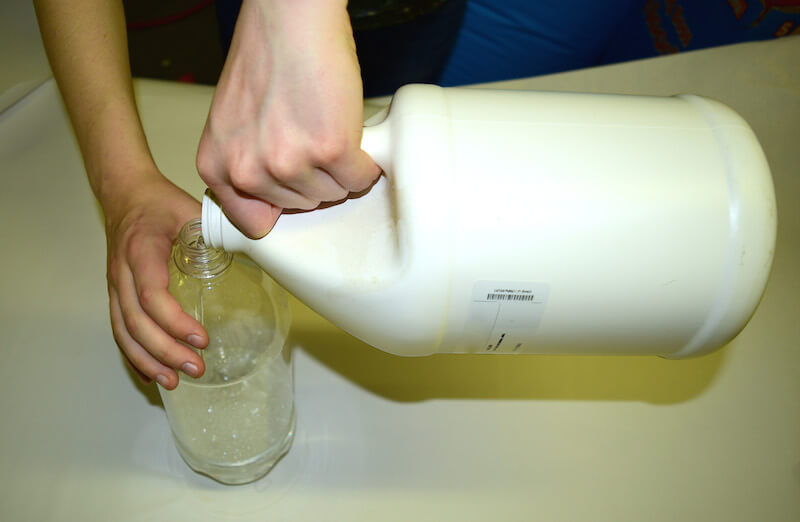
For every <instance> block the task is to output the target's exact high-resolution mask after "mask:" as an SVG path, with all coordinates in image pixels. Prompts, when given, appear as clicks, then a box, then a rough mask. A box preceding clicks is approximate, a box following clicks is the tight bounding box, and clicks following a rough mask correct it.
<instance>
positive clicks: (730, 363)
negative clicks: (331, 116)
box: [0, 37, 800, 521]
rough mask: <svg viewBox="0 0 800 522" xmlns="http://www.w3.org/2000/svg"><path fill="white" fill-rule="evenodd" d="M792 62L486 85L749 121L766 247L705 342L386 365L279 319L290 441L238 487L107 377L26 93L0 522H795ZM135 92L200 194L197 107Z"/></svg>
mask: <svg viewBox="0 0 800 522" xmlns="http://www.w3.org/2000/svg"><path fill="white" fill-rule="evenodd" d="M799 57H800V37H787V38H784V39H780V40H775V41H771V42H766V43H751V44H744V45H737V46H732V47H726V48H720V49H712V50H707V51H699V52H693V53H687V54H681V55H675V56H670V57H664V58H656V59H652V60H645V61H641V62H633V63H628V64H622V65H615V66H609V67H603V68H599V69H592V70H585V71H579V72H572V73H566V74H559V75H554V76H549V77H542V78H537V79H531V80H525V81H516V82H509V83H506V84H502V85H504V86H509V85H510V86H512V87H515V88H522V87H529V88H537V89H552V90H577V91H595V92H627V93H642V94H673V93H679V92H691V93H696V94H702V95H706V96H710V97H713V98H716V99H718V100H721V101H723V102H725V103H727V104H728V105H730V106H731V107H733V108H734V109H736V110H737V111H738V112H739V113H741V114H742V115H743V116H744V118H745V119H746V120H747V121H748V122H750V124H751V125H752V126H753V128H754V130H755V132H756V134H757V135H758V137H759V139H760V140H761V143H762V145H763V147H764V149H765V151H766V154H767V157H768V159H769V162H770V165H771V168H772V169H773V175H774V180H775V188H776V193H777V199H778V209H779V231H778V246H777V252H776V257H775V264H774V267H773V271H772V276H771V279H770V282H769V286H768V288H767V292H766V295H765V296H764V299H763V302H762V303H761V305H760V307H759V309H758V311H757V312H756V314H755V316H754V317H753V319H752V320H751V322H750V324H749V325H748V326H747V328H746V329H745V330H744V331H743V332H742V334H741V335H739V336H738V337H737V338H736V339H735V340H734V341H733V342H732V343H730V344H729V345H728V346H727V347H725V348H724V349H722V350H720V351H717V352H715V353H713V354H711V355H708V356H705V357H701V358H698V359H691V360H683V361H669V360H664V359H659V358H655V357H566V356H563V357H553V356H547V357H545V356H492V355H489V356H483V355H475V356H435V357H428V358H420V359H404V358H399V357H395V356H392V355H387V354H384V353H382V352H379V351H377V350H375V349H372V348H369V347H368V346H366V345H364V344H362V343H361V342H359V341H357V340H355V339H353V338H352V337H350V336H349V335H347V334H345V333H343V332H341V331H339V330H337V329H336V328H334V327H332V326H330V325H329V324H328V323H326V322H325V321H324V320H322V319H321V318H319V317H318V316H316V315H315V314H313V313H312V312H310V311H309V310H308V309H306V308H305V307H303V306H302V305H301V304H299V303H297V302H294V303H293V309H294V312H295V324H294V327H293V332H294V344H295V345H296V347H297V348H296V350H295V357H296V381H297V383H296V404H297V411H298V425H297V426H298V430H297V437H296V439H295V442H294V446H293V448H292V450H291V451H290V452H289V454H288V455H287V457H286V458H284V459H283V460H282V461H281V462H280V463H279V464H278V465H277V467H276V468H275V469H274V470H273V471H272V472H271V473H270V474H269V475H267V476H266V477H265V478H264V479H262V480H259V481H257V482H255V483H252V484H249V485H245V486H223V485H221V484H218V483H216V482H214V481H212V480H211V479H208V478H205V477H203V476H200V475H196V474H195V473H193V472H192V471H191V470H189V468H188V467H187V466H186V465H185V464H184V463H183V462H182V461H181V459H180V457H179V456H178V454H177V451H176V450H175V448H174V447H173V444H172V440H171V436H170V432H169V427H168V425H167V421H166V418H165V415H164V411H163V408H162V407H161V404H160V400H159V398H158V393H157V392H156V390H155V388H154V387H153V386H150V387H141V386H139V385H138V384H137V381H135V380H134V379H133V378H132V377H131V376H130V375H129V373H128V372H127V371H126V369H125V367H124V365H123V363H122V361H121V360H120V357H119V355H118V353H117V350H116V348H115V346H114V341H113V339H112V336H111V331H110V327H109V324H108V318H107V316H108V311H107V295H106V284H105V277H104V273H105V240H104V235H103V227H102V219H101V215H100V213H99V211H98V207H97V205H96V203H95V201H94V199H93V197H92V194H91V192H90V190H89V187H88V184H87V183H86V181H85V179H84V174H83V170H82V165H81V161H80V157H79V154H78V151H77V148H76V145H75V142H74V138H73V137H72V134H71V131H70V128H69V125H68V122H67V119H66V116H65V114H64V110H63V108H62V106H61V104H60V101H59V98H58V94H57V91H56V89H55V86H54V84H53V82H52V81H50V82H48V83H45V84H44V85H43V86H42V87H40V88H38V89H37V90H35V91H33V92H32V93H31V94H29V95H28V96H27V97H25V98H24V99H22V100H21V101H20V102H18V103H16V104H15V105H13V106H12V107H11V108H10V109H8V110H6V111H5V112H2V113H0V179H2V189H0V222H2V223H3V226H2V228H0V244H2V246H3V249H2V254H1V255H0V296H2V297H1V298H0V299H1V300H0V333H1V334H2V335H1V336H0V520H3V521H6V520H8V521H16V520H25V521H27V520H58V521H71V520H81V521H86V520H114V521H123V520H143V521H144V520H146V521H156V520H170V521H176V520H189V519H191V520H271V521H272V520H648V519H657V520H726V521H727V520H800V347H799V346H798V344H800V314H799V313H798V311H800V305H798V296H800V277H799V276H798V268H799V267H800V203H798V201H800V169H799V168H798V165H799V163H798V147H799V146H800V141H799V140H798V138H800V59H798V58H799ZM2 74H3V73H2V72H0V76H2ZM1 84H2V82H0V85H1ZM137 89H138V95H139V102H140V105H141V112H142V118H143V121H144V125H145V128H146V131H147V134H148V138H149V140H150V143H151V146H152V149H153V152H154V154H155V157H156V160H157V162H158V164H159V165H160V167H161V168H162V170H163V171H164V172H165V173H167V175H169V176H170V177H171V178H172V179H173V180H174V181H175V182H177V183H178V184H179V185H180V186H182V187H184V188H186V189H187V190H188V191H189V192H190V193H192V194H194V195H195V196H198V197H199V196H200V195H201V194H202V191H203V184H202V182H201V181H200V179H199V178H198V177H197V175H196V173H195V169H194V153H195V149H196V146H197V142H198V139H199V136H200V131H201V129H202V125H203V123H204V120H205V116H206V112H207V109H208V105H209V103H210V100H211V95H212V90H211V89H210V88H206V87H199V86H190V85H179V84H168V83H160V82H153V81H139V82H137Z"/></svg>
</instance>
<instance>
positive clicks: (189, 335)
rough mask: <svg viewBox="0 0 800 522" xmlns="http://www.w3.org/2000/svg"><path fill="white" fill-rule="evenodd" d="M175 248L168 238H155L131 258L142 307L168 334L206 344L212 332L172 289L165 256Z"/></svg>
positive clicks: (191, 342)
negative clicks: (181, 302) (170, 291)
mask: <svg viewBox="0 0 800 522" xmlns="http://www.w3.org/2000/svg"><path fill="white" fill-rule="evenodd" d="M171 250H172V245H170V244H169V243H168V242H167V241H166V239H161V240H158V239H151V240H150V241H148V242H147V243H144V244H142V245H141V246H140V248H138V249H137V250H136V251H134V252H131V254H130V256H129V258H128V261H129V264H130V269H131V274H132V275H133V281H134V284H135V287H136V295H137V297H138V302H139V305H140V306H141V308H142V310H143V311H144V312H145V313H146V314H147V315H148V316H150V318H152V319H153V321H154V322H155V323H156V324H157V325H158V326H159V327H160V328H161V329H162V330H164V331H165V332H166V333H167V334H169V335H170V336H171V337H173V338H175V339H180V340H182V341H184V342H186V343H188V344H191V345H192V346H194V347H195V348H205V346H206V345H207V344H208V335H207V334H206V331H205V329H204V328H203V326H202V325H201V324H200V322H199V321H197V320H196V319H195V318H193V317H191V316H190V315H188V314H187V313H185V312H184V311H183V309H182V308H181V305H180V304H179V303H178V301H177V300H176V299H175V298H174V297H173V296H172V294H170V293H169V290H168V289H167V288H168V286H169V270H168V269H167V263H165V262H164V261H165V260H168V259H169V256H170V253H171Z"/></svg>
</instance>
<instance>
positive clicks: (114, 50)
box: [34, 0, 208, 388]
mask: <svg viewBox="0 0 800 522" xmlns="http://www.w3.org/2000/svg"><path fill="white" fill-rule="evenodd" d="M34 5H35V8H36V13H37V17H38V19H39V25H40V28H41V32H42V38H43V40H44V44H45V48H46V50H47V54H48V58H49V60H50V64H51V67H52V69H53V73H54V75H55V78H56V81H57V82H58V86H59V89H60V91H61V94H62V96H63V98H64V101H65V104H66V106H67V110H68V112H69V115H70V119H71V121H72V124H73V128H74V129H75V134H76V136H77V139H78V143H79V145H80V149H81V153H82V155H83V160H84V164H85V167H86V173H87V175H88V178H89V183H90V185H91V187H92V190H93V191H94V194H95V196H96V197H97V199H98V200H99V202H100V204H101V206H102V207H103V211H104V214H105V225H106V237H107V242H108V291H109V308H110V313H111V326H112V330H113V333H114V339H115V340H116V342H117V345H118V346H119V348H120V350H121V351H122V353H123V355H124V356H125V357H126V358H127V360H128V362H129V363H131V365H132V366H133V367H134V369H135V370H137V372H139V374H140V376H141V377H142V378H143V380H145V381H149V380H150V379H156V380H158V381H159V382H160V383H161V384H162V385H163V386H165V387H167V388H174V387H175V386H176V385H177V382H178V376H177V373H176V372H175V370H176V369H184V371H186V372H187V373H189V374H192V373H194V374H195V375H199V374H202V372H203V370H204V367H203V361H202V359H201V358H200V357H199V356H198V355H197V354H196V353H194V352H193V351H192V350H190V349H189V348H187V347H185V346H183V345H182V344H180V343H179V342H177V341H176V339H181V340H184V341H187V342H190V343H191V344H193V345H195V346H197V347H203V346H205V345H206V344H207V342H208V338H207V334H206V332H205V330H204V329H203V328H202V326H201V325H200V324H199V323H198V322H197V321H196V320H195V319H193V318H192V317H190V316H189V315H187V314H185V313H184V312H183V311H182V310H181V308H180V305H179V304H178V303H177V301H175V299H174V298H172V296H171V295H170V294H169V292H168V291H167V285H168V279H169V275H168V269H167V261H168V259H169V254H170V250H171V244H172V241H173V240H174V238H175V237H176V236H177V234H178V231H179V230H180V227H181V226H182V225H183V223H184V222H186V221H188V220H189V219H191V218H192V217H195V216H197V215H198V214H199V206H198V204H197V202H196V201H195V200H194V199H193V198H191V197H190V196H189V195H188V194H186V193H185V192H183V191H182V190H180V189H179V188H177V187H176V186H174V185H173V184H172V183H170V182H169V181H168V180H167V179H166V178H165V177H164V176H163V175H162V174H161V173H160V172H159V170H158V168H157V167H156V165H155V163H154V161H153V158H152V156H151V154H150V151H149V149H148V146H147V141H146V139H145V136H144V131H143V130H142V126H141V123H140V121H139V116H138V113H137V111H136V105H135V101H134V96H133V88H132V84H131V73H130V66H129V64H128V55H127V38H126V32H125V19H124V12H123V9H122V3H121V1H119V0H116V1H115V0H35V2H34ZM187 363H189V364H191V365H194V366H195V368H197V371H196V372H193V371H191V367H189V366H185V365H186V364H187Z"/></svg>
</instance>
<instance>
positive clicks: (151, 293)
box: [138, 287, 159, 310]
mask: <svg viewBox="0 0 800 522" xmlns="http://www.w3.org/2000/svg"><path fill="white" fill-rule="evenodd" d="M138 294H139V304H141V305H142V308H144V309H145V310H149V309H152V308H153V307H154V305H155V303H156V301H158V294H159V292H158V291H157V290H156V289H154V288H150V287H144V288H141V289H139V291H138Z"/></svg>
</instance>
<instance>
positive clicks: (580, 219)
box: [202, 85, 777, 357]
mask: <svg viewBox="0 0 800 522" xmlns="http://www.w3.org/2000/svg"><path fill="white" fill-rule="evenodd" d="M362 148H363V149H364V150H365V151H366V152H367V153H369V154H370V156H372V157H373V159H374V160H375V161H376V162H377V163H378V164H379V165H380V166H381V168H382V169H383V170H384V173H385V176H383V177H382V178H381V179H380V180H379V181H378V182H377V183H376V184H375V185H374V186H373V188H372V189H371V190H370V192H369V193H367V194H366V195H364V196H362V197H359V198H352V199H349V200H347V201H345V202H344V203H341V204H338V205H334V206H331V207H328V208H324V209H318V210H315V211H313V212H301V213H295V214H285V215H283V216H281V218H280V219H279V220H278V223H277V224H276V226H275V228H274V229H273V230H272V231H271V232H270V233H269V234H268V235H267V236H266V237H265V238H262V239H260V240H251V239H248V238H247V237H245V236H244V235H243V234H241V233H240V232H239V231H238V230H237V229H236V228H235V227H234V226H233V225H232V224H231V223H230V222H229V221H228V220H227V218H226V217H225V215H224V213H223V212H222V211H221V209H220V208H219V206H218V205H217V203H216V202H215V201H214V199H213V197H211V196H210V195H208V194H207V195H206V196H205V197H204V200H203V216H202V226H203V235H204V237H205V238H206V241H208V242H209V243H210V244H211V245H212V246H215V247H223V248H225V249H226V250H230V251H236V252H243V253H245V254H247V255H249V256H250V257H251V258H252V259H253V260H254V261H255V262H256V263H257V264H259V265H260V266H261V267H262V268H264V269H265V270H266V271H267V272H269V274H270V275H271V276H272V277H273V278H274V279H275V280H277V281H278V282H279V283H280V284H281V285H283V286H284V287H285V288H286V289H288V290H289V291H290V292H292V293H293V294H294V295H295V296H296V297H298V298H299V299H300V300H302V301H303V302H305V303H306V304H308V305H309V306H310V307H311V308H313V309H314V310H316V311H317V312H318V313H320V314H321V315H323V316H324V317H326V318H328V319H329V320H330V321H332V322H333V323H334V324H336V325H338V326H339V327H341V328H342V329H344V330H346V331H347V332H349V333H351V334H352V335H354V336H356V337H358V338H360V339H361V340H363V341H365V342H366V343H368V344H371V345H372V346H375V347H377V348H380V349H382V350H384V351H387V352H391V353H395V354H399V355H426V354H431V353H441V352H473V353H587V354H594V353H630V354H658V355H662V356H667V357H685V356H691V355H697V354H702V353H706V352H708V351H711V350H713V349H716V348H719V347H720V346H722V345H724V344H725V343H727V342H728V341H729V340H731V339H732V338H733V337H734V336H735V335H736V334H737V333H738V332H739V331H741V329H742V328H744V326H745V324H746V323H747V321H748V320H749V318H750V317H751V315H752V314H753V312H754V311H755V309H756V307H757V305H758V302H759V300H760V298H761V295H762V293H763V291H764V288H765V286H766V282H767V277H768V275H769V271H770V268H771V265H772V258H773V251H774V245H775V234H776V226H777V218H776V215H777V213H776V210H775V195H774V190H773V186H772V179H771V176H770V172H769V167H768V165H767V162H766V159H765V157H764V154H763V152H762V150H761V147H760V145H759V144H758V141H757V139H756V137H755V135H754V134H753V132H752V131H751V130H750V128H749V126H748V125H747V123H746V122H745V121H744V120H743V119H742V118H741V117H739V116H738V115H737V114H736V113H735V112H733V111H732V110H731V109H729V108H728V107H726V106H724V105H722V104H720V103H718V102H715V101H712V100H708V99H705V98H701V97H697V96H676V97H648V96H623V95H601V94H580V93H555V92H532V91H501V90H484V89H470V88H448V89H443V88H440V87H436V86H432V85H409V86H405V87H403V88H401V89H400V90H398V91H397V93H396V94H395V96H394V98H393V100H392V104H391V106H390V109H389V110H388V113H387V115H386V117H385V119H383V121H381V122H380V123H377V124H376V125H372V126H368V127H365V128H364V138H363V141H362Z"/></svg>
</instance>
